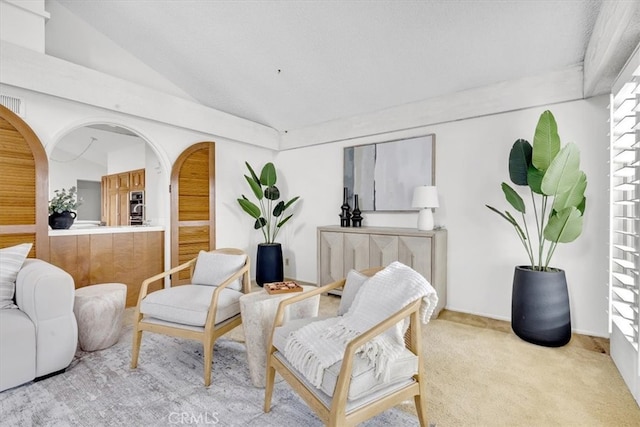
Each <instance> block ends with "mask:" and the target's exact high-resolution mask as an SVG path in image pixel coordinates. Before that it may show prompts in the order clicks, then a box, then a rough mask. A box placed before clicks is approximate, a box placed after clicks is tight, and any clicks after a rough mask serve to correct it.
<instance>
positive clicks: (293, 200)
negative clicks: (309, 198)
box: [283, 196, 300, 210]
mask: <svg viewBox="0 0 640 427" xmlns="http://www.w3.org/2000/svg"><path fill="white" fill-rule="evenodd" d="M299 198H300V196H296V197H294V198H293V199H291V200H289V201H288V202H287V203H286V204H285V205H284V209H283V210H286V209H287V208H288V207H289V206H291V205H292V204H294V203H295V202H296V200H298V199H299Z"/></svg>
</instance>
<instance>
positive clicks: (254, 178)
mask: <svg viewBox="0 0 640 427" xmlns="http://www.w3.org/2000/svg"><path fill="white" fill-rule="evenodd" d="M244 164H245V165H247V169H249V173H250V174H251V178H253V180H254V181H255V182H260V179H259V178H258V175H256V173H255V171H254V170H253V168H252V167H251V165H250V164H249V162H244Z"/></svg>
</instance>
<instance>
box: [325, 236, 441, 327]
mask: <svg viewBox="0 0 640 427" xmlns="http://www.w3.org/2000/svg"><path fill="white" fill-rule="evenodd" d="M393 261H400V262H402V263H403V264H406V265H408V266H409V267H411V268H413V269H414V270H416V271H417V272H418V273H420V274H422V275H423V276H424V277H425V278H426V279H427V280H428V281H429V283H431V286H433V287H434V289H435V290H436V292H437V293H438V306H437V307H436V310H435V311H434V318H435V317H436V316H437V315H438V313H439V312H440V310H442V308H443V307H444V306H445V304H446V301H447V231H446V230H444V229H441V230H434V231H419V230H416V229H412V228H389V227H358V228H349V227H339V226H327V227H318V285H319V286H322V285H326V284H328V283H331V282H335V281H336V280H340V279H342V278H343V277H345V276H346V275H347V273H348V272H349V271H350V270H351V269H355V270H363V269H366V268H369V267H377V266H387V265H389V264H390V263H391V262H393Z"/></svg>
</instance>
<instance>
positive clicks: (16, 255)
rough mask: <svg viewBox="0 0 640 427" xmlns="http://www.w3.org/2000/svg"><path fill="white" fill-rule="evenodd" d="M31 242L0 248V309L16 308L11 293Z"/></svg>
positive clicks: (14, 289)
mask: <svg viewBox="0 0 640 427" xmlns="http://www.w3.org/2000/svg"><path fill="white" fill-rule="evenodd" d="M31 246H33V244H32V243H23V244H21V245H16V246H11V247H8V248H3V249H0V309H2V308H16V307H17V306H16V305H15V304H14V303H13V294H14V293H15V291H16V278H17V277H18V271H20V269H21V268H22V264H23V263H24V260H25V259H26V258H27V255H29V251H30V250H31Z"/></svg>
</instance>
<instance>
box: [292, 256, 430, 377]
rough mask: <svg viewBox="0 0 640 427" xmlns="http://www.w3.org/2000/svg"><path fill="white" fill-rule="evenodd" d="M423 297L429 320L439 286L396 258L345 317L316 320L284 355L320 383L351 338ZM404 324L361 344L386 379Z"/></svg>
mask: <svg viewBox="0 0 640 427" xmlns="http://www.w3.org/2000/svg"><path fill="white" fill-rule="evenodd" d="M420 298H422V304H421V306H420V317H421V319H422V322H423V323H427V322H428V321H429V319H430V317H431V314H432V313H433V310H434V309H435V307H436V305H437V303H438V296H437V294H436V291H435V289H433V287H432V286H431V285H430V284H429V282H427V281H426V280H425V278H424V277H422V276H421V275H420V274H419V273H418V272H416V271H415V270H413V269H411V268H410V267H407V266H406V265H404V264H402V263H400V262H394V263H392V264H390V265H389V266H388V267H386V268H385V269H384V270H381V271H379V272H378V273H377V274H375V275H374V276H373V277H371V278H370V279H368V280H367V281H366V282H365V283H364V284H363V285H362V287H361V288H360V290H359V291H358V293H357V294H356V297H355V299H354V301H353V304H352V305H351V307H350V308H349V311H347V312H346V313H345V314H344V316H342V318H338V319H337V320H336V318H331V319H327V320H321V321H317V322H312V323H310V324H308V325H306V326H303V327H302V328H300V329H298V330H296V331H294V332H292V333H291V334H290V335H289V337H288V338H287V342H286V345H285V349H284V356H285V357H286V358H287V360H288V361H289V362H290V363H291V364H292V365H293V366H294V367H295V368H296V369H297V370H299V371H300V372H301V373H302V374H303V375H304V376H305V378H306V379H307V380H308V381H309V382H311V384H313V385H314V386H315V387H319V386H320V384H321V383H322V376H323V373H324V370H325V369H326V368H328V367H329V366H331V365H333V364H334V363H336V362H338V361H339V360H341V359H342V357H343V355H344V350H345V347H346V345H347V343H348V342H349V341H351V340H352V339H354V338H355V337H357V336H358V335H360V334H362V333H363V332H366V331H367V330H369V329H371V328H372V327H373V326H375V325H376V324H378V323H380V322H382V321H383V320H385V319H387V318H388V317H390V316H391V315H392V314H394V313H396V312H398V311H399V310H401V309H402V308H404V307H406V306H407V305H409V304H411V303H412V302H414V301H416V300H417V299H420ZM406 326H408V319H407V324H406ZM405 330H406V327H403V322H400V323H398V324H397V325H395V326H394V327H392V328H390V329H389V330H388V331H386V332H384V333H383V334H380V335H378V336H377V337H376V338H374V339H373V340H371V341H369V342H368V343H367V344H365V345H364V346H362V347H361V348H359V349H358V350H357V353H362V354H363V355H364V356H365V357H367V358H368V359H369V361H370V363H372V364H373V365H374V366H375V373H376V376H377V378H380V377H382V378H383V379H384V380H386V379H387V378H388V374H389V371H388V366H389V362H391V361H393V360H395V359H396V358H397V357H398V356H399V355H400V354H402V350H403V348H404V339H403V334H404V331H405Z"/></svg>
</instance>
